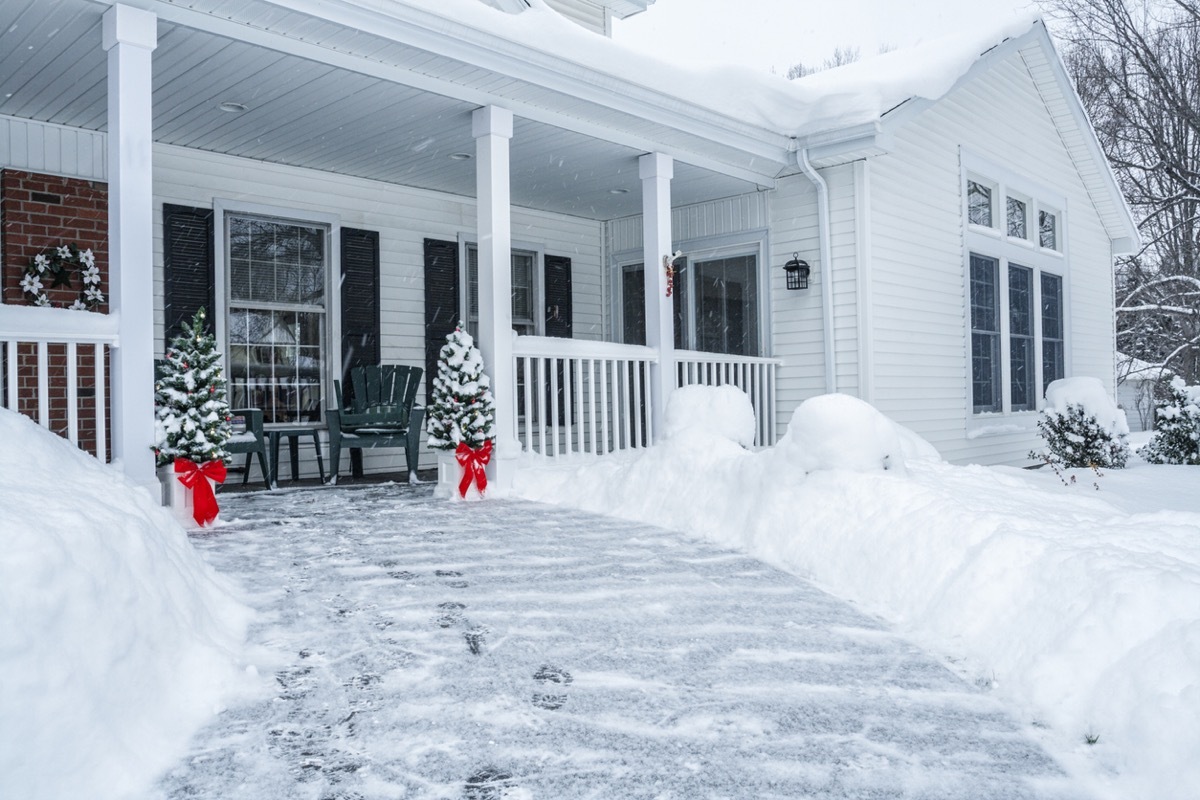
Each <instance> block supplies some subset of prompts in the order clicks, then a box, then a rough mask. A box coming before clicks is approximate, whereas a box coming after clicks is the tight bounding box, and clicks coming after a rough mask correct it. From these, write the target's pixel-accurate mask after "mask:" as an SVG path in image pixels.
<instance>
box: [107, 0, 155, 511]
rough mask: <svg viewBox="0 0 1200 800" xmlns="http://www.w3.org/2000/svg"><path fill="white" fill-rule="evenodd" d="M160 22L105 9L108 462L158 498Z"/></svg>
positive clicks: (125, 9)
mask: <svg viewBox="0 0 1200 800" xmlns="http://www.w3.org/2000/svg"><path fill="white" fill-rule="evenodd" d="M157 43H158V18H157V16H155V15H154V14H153V13H151V12H148V11H143V10H141V9H138V8H133V7H131V6H124V5H114V6H113V7H112V8H110V9H108V10H107V11H105V12H104V22H103V44H104V49H105V50H106V51H108V280H109V298H108V300H109V307H110V308H111V310H112V313H114V314H117V315H119V321H118V334H119V336H120V342H119V345H118V347H116V348H115V349H114V350H113V352H112V439H113V458H114V459H120V461H121V465H122V467H123V469H124V470H125V474H126V475H127V476H129V478H131V479H132V480H133V481H134V482H136V483H137V484H139V485H141V486H145V487H146V488H147V489H149V490H150V492H151V494H152V495H153V496H154V497H158V496H159V489H158V481H157V479H156V478H155V474H154V454H153V453H151V451H150V447H151V446H152V445H153V444H154V266H153V233H154V232H153V229H152V228H153V226H152V219H153V216H152V214H153V212H152V195H153V187H152V185H151V178H150V160H151V157H150V149H151V144H152V133H153V132H152V129H151V124H150V121H151V95H150V54H151V52H152V51H153V50H154V48H155V46H156V45H157Z"/></svg>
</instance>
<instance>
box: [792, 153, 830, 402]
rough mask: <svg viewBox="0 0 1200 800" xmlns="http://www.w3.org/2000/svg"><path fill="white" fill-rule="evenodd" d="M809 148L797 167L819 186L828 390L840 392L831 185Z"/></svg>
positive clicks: (822, 318) (818, 216) (799, 157)
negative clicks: (834, 318)
mask: <svg viewBox="0 0 1200 800" xmlns="http://www.w3.org/2000/svg"><path fill="white" fill-rule="evenodd" d="M808 150H809V148H808V147H804V148H802V149H801V150H800V151H799V152H798V153H797V156H796V163H797V165H798V166H799V167H800V168H801V169H802V170H803V171H804V174H805V175H806V176H807V177H808V179H809V180H810V181H812V183H813V186H815V187H817V239H818V242H817V244H818V245H819V247H820V252H821V322H822V331H823V333H824V339H825V391H826V392H828V393H833V392H836V391H837V348H836V346H835V343H834V339H833V246H832V245H831V244H830V241H829V186H828V184H826V183H825V179H824V178H822V177H821V175H820V173H818V172H817V171H816V170H815V169H813V165H812V162H810V161H809V160H808Z"/></svg>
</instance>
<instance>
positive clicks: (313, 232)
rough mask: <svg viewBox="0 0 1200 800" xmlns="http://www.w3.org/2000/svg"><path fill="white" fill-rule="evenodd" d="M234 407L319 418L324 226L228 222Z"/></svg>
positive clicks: (281, 417) (285, 418)
mask: <svg viewBox="0 0 1200 800" xmlns="http://www.w3.org/2000/svg"><path fill="white" fill-rule="evenodd" d="M225 242H226V247H227V248H228V249H227V251H226V258H227V260H226V263H227V264H228V270H229V311H228V314H229V317H228V327H227V330H228V342H229V386H230V399H231V403H232V405H233V406H234V407H235V408H237V407H253V408H261V409H262V410H263V418H264V421H265V422H268V423H290V424H296V423H317V422H320V420H321V405H322V403H321V400H322V391H321V386H322V379H323V376H324V374H325V365H326V360H327V359H326V347H325V340H326V326H327V317H326V289H325V287H326V281H327V276H328V272H329V228H328V227H327V226H324V225H318V224H312V223H307V222H303V221H298V220H286V219H277V218H271V217H262V216H254V215H248V214H233V213H230V214H227V215H226V216H225Z"/></svg>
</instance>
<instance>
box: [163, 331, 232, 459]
mask: <svg viewBox="0 0 1200 800" xmlns="http://www.w3.org/2000/svg"><path fill="white" fill-rule="evenodd" d="M204 319H205V316H204V309H203V308H202V309H200V310H199V311H197V312H196V316H195V317H193V318H192V321H191V322H190V323H189V322H186V321H185V322H184V323H183V332H182V333H181V334H180V335H179V336H176V337H175V339H174V340H172V342H171V346H170V347H169V348H167V358H166V363H165V364H164V365H163V367H162V369H161V370H160V372H159V375H158V376H157V380H156V381H155V382H154V406H155V409H154V415H155V428H156V437H155V438H156V440H157V442H158V443H157V444H156V445H155V448H154V452H155V455H156V456H157V458H158V465H159V466H163V465H166V464H170V463H171V462H172V461H174V460H175V459H177V458H186V459H188V460H189V461H193V462H195V463H196V464H204V463H207V462H209V461H223V460H226V459H228V458H229V453H228V451H226V450H225V443H226V442H227V441H229V437H230V429H229V403H228V402H227V401H226V399H225V378H224V377H222V375H221V364H220V359H221V354H220V353H219V352H218V351H217V340H216V337H214V336H213V335H212V334H210V333H207V332H206V331H205V329H204V326H205V323H204Z"/></svg>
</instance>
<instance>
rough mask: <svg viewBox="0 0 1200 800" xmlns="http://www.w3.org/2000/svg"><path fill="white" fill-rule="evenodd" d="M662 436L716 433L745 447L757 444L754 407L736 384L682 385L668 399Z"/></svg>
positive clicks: (714, 434)
mask: <svg viewBox="0 0 1200 800" xmlns="http://www.w3.org/2000/svg"><path fill="white" fill-rule="evenodd" d="M663 427H664V429H665V430H664V431H663V435H664V436H665V437H666V438H668V439H674V438H678V437H680V436H682V435H708V436H717V437H719V438H721V439H728V440H729V441H731V442H736V443H737V444H740V445H741V446H742V447H750V446H751V445H753V444H754V429H755V427H756V426H755V422H754V407H753V406H752V405H751V404H750V398H749V397H747V396H746V393H745V392H743V391H742V390H741V389H739V388H737V387H736V386H729V385H726V386H683V387H680V388H679V389H676V390H675V391H673V392H671V396H670V397H669V398H667V410H666V415H665V418H664V419H663Z"/></svg>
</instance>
